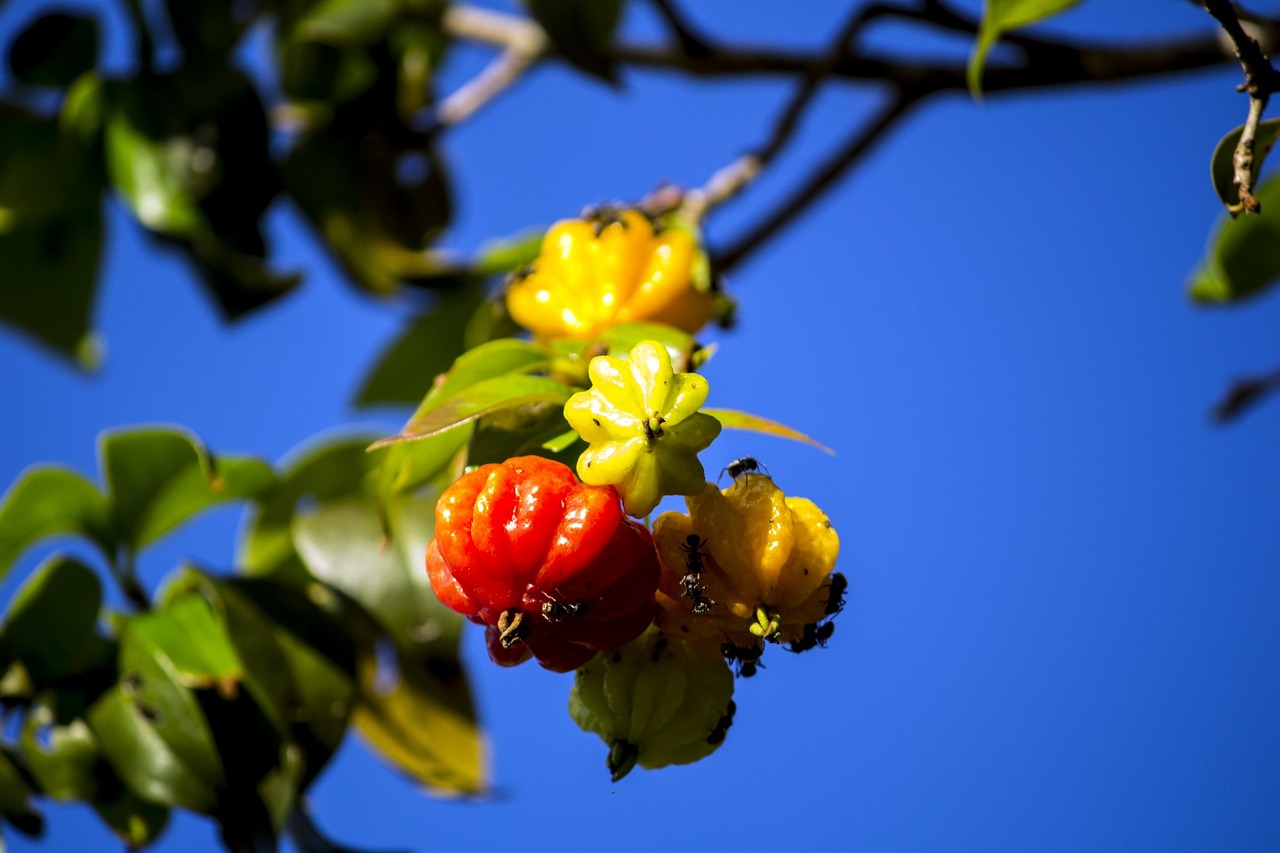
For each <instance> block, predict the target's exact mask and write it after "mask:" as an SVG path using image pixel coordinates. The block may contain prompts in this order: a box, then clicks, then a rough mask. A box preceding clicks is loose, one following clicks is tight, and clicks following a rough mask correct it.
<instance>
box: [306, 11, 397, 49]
mask: <svg viewBox="0 0 1280 853" xmlns="http://www.w3.org/2000/svg"><path fill="white" fill-rule="evenodd" d="M398 7H399V3H397V2H395V0H319V2H317V3H314V4H313V5H312V6H311V8H309V9H308V10H307V12H306V13H305V14H304V15H303V16H302V17H301V18H299V19H298V20H297V22H296V23H295V24H294V26H293V33H292V35H293V37H294V38H297V39H301V40H304V41H314V42H321V43H324V44H332V45H338V46H363V45H367V44H369V43H370V42H372V41H374V40H376V39H378V38H380V37H381V36H383V35H384V34H385V33H386V32H387V29H388V27H389V26H390V24H391V22H392V21H393V20H394V19H395V14H396V12H397V11H398Z"/></svg>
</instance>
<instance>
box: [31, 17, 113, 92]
mask: <svg viewBox="0 0 1280 853" xmlns="http://www.w3.org/2000/svg"><path fill="white" fill-rule="evenodd" d="M97 61H98V24H97V22H96V21H94V19H93V18H89V17H86V16H83V15H69V14H66V13H64V12H50V13H48V14H45V15H42V16H41V17H39V18H37V19H36V20H35V21H34V22H33V23H32V24H31V25H30V26H28V27H27V28H26V29H25V30H23V31H22V32H21V33H20V34H19V35H18V37H17V38H16V39H14V42H13V45H12V46H11V47H10V48H9V69H10V70H11V71H12V72H13V76H14V78H15V79H16V80H18V81H19V82H22V83H28V84H32V85H37V86H69V85H71V82H72V81H73V80H75V79H76V78H77V77H79V76H80V75H81V74H84V73H85V72H87V71H91V70H93V67H94V65H95V64H96V63H97Z"/></svg>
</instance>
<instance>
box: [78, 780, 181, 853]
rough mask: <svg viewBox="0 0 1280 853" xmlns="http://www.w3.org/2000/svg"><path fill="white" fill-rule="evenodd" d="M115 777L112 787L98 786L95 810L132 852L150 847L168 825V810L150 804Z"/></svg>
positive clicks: (94, 802)
mask: <svg viewBox="0 0 1280 853" xmlns="http://www.w3.org/2000/svg"><path fill="white" fill-rule="evenodd" d="M112 778H113V782H114V784H113V786H112V787H111V789H110V790H109V791H104V790H103V789H102V787H101V786H99V789H98V794H97V797H96V798H95V799H94V801H93V809H94V811H96V812H97V813H98V816H99V817H100V818H102V820H103V822H104V823H106V825H107V827H108V828H109V829H110V830H111V831H112V832H113V833H115V836H116V837H117V838H119V839H120V841H121V843H122V844H124V845H125V846H126V847H128V848H129V849H130V850H140V849H142V848H143V847H146V846H148V845H150V844H151V843H152V842H154V841H155V840H156V839H157V838H159V837H160V835H161V833H163V832H164V830H165V828H166V827H167V826H168V825H169V809H168V808H166V807H165V806H161V805H157V804H156V803H151V802H147V801H146V800H144V799H142V798H141V797H139V796H138V795H137V794H135V793H133V792H132V791H130V790H129V789H128V788H126V787H125V786H124V783H122V782H120V781H119V780H117V779H115V778H114V774H113V776H112Z"/></svg>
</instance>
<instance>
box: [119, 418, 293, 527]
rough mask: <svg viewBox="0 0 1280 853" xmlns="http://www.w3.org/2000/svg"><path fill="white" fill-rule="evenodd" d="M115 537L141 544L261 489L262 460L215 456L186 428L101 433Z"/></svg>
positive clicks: (270, 479)
mask: <svg viewBox="0 0 1280 853" xmlns="http://www.w3.org/2000/svg"><path fill="white" fill-rule="evenodd" d="M100 455H101V458H102V469H103V473H104V475H105V478H106V484H107V494H108V495H109V500H110V507H111V515H112V524H113V527H114V530H115V533H116V536H117V538H118V539H119V540H120V541H121V542H123V543H125V544H126V545H128V546H129V547H130V548H131V549H133V550H137V549H140V548H142V547H144V546H146V545H148V544H150V543H152V542H154V541H156V540H157V539H159V538H160V537H161V536H163V535H165V534H166V533H168V532H169V531H171V530H173V529H174V528H176V527H178V526H179V525H181V524H183V523H184V522H186V521H188V520H189V519H191V518H193V517H194V516H196V515H198V514H199V513H201V512H203V511H204V510H206V509H209V508H210V507H213V506H216V505H217V504H222V503H227V502H230V501H240V500H245V499H249V498H253V497H256V496H258V495H260V494H263V493H265V492H266V491H267V490H268V489H270V488H271V486H272V485H273V483H274V481H275V478H274V475H273V474H272V472H271V468H270V466H269V465H267V464H266V463H265V462H263V461H261V460H259V459H254V458H249V457H243V458H242V457H232V456H218V457H214V456H213V455H211V454H210V453H209V451H208V450H207V449H206V448H205V447H204V445H202V444H201V443H200V442H199V440H197V439H196V438H195V437H194V436H192V435H190V434H189V433H186V432H183V431H180V430H177V429H173V428H168V427H155V428H147V429H133V430H128V431H122V432H112V433H108V434H106V435H105V436H104V437H103V439H102V441H101V444H100Z"/></svg>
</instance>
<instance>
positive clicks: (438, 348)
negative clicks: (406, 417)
mask: <svg viewBox="0 0 1280 853" xmlns="http://www.w3.org/2000/svg"><path fill="white" fill-rule="evenodd" d="M485 299H486V295H485V292H484V289H483V288H480V287H475V286H473V287H467V288H461V289H458V290H452V291H447V292H445V293H442V294H441V295H440V299H439V300H438V301H437V303H436V305H435V307H434V309H433V310H432V311H431V312H430V313H429V314H424V315H422V316H420V317H417V318H415V319H413V320H411V321H409V323H408V325H407V326H406V327H405V329H404V331H402V332H401V333H400V336H399V337H397V338H396V339H395V341H393V342H392V343H391V345H390V346H389V347H387V348H386V349H385V350H384V351H383V353H382V355H380V356H379V357H378V362H377V364H375V365H374V367H373V369H372V370H371V371H369V373H368V375H367V376H365V379H364V382H363V384H362V385H361V386H360V390H359V392H358V393H357V395H356V401H355V404H356V406H357V407H368V406H376V405H380V404H382V405H386V404H390V405H413V404H416V403H417V402H419V401H420V400H421V399H422V398H423V397H424V396H426V394H427V392H428V391H430V390H431V385H432V382H433V380H434V379H435V378H436V376H437V375H438V374H441V373H444V372H446V371H447V370H449V367H450V365H452V364H453V362H454V359H456V358H457V357H458V356H459V355H461V354H462V352H463V350H464V349H465V347H466V331H467V323H468V321H470V319H471V317H472V315H474V314H475V312H476V310H477V309H478V308H479V307H480V304H481V303H482V302H483V301H484V300H485Z"/></svg>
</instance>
